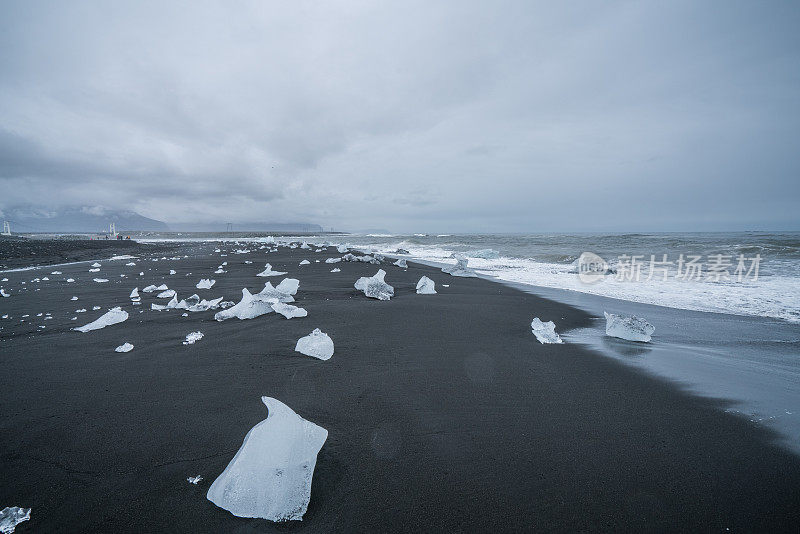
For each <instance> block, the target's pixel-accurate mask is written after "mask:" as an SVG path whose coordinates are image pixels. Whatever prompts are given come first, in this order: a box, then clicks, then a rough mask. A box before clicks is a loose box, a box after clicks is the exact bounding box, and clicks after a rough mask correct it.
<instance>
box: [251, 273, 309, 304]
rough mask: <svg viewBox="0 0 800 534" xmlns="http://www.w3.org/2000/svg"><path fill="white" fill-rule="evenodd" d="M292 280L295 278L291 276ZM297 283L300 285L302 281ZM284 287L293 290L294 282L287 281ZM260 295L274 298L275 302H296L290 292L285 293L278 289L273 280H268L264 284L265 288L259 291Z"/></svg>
mask: <svg viewBox="0 0 800 534" xmlns="http://www.w3.org/2000/svg"><path fill="white" fill-rule="evenodd" d="M290 280H294V278H290ZM281 283H283V282H281ZM297 284H298V286H299V285H300V282H299V281H298V282H297ZM278 285H281V284H278ZM283 287H284V289H289V290H291V289H292V288H293V284H292V285H290V284H288V283H287V284H286V285H284V286H283ZM258 296H259V297H261V298H266V299H273V302H294V297H292V296H291V295H289V294H288V293H284V292H283V291H279V290H278V289H276V288H274V287H272V282H267V283H266V284H264V289H262V290H261V291H259V292H258Z"/></svg>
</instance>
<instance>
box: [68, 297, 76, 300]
mask: <svg viewBox="0 0 800 534" xmlns="http://www.w3.org/2000/svg"><path fill="white" fill-rule="evenodd" d="M69 300H78V297H72V298H71V299H69Z"/></svg>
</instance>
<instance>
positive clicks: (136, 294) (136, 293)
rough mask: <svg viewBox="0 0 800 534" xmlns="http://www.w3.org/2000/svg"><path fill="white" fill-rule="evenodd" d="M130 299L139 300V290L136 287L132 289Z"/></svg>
mask: <svg viewBox="0 0 800 534" xmlns="http://www.w3.org/2000/svg"><path fill="white" fill-rule="evenodd" d="M130 298H132V299H136V298H139V288H138V287H134V288H133V291H131V296H130Z"/></svg>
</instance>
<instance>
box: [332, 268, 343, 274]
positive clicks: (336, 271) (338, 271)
mask: <svg viewBox="0 0 800 534" xmlns="http://www.w3.org/2000/svg"><path fill="white" fill-rule="evenodd" d="M331 272H332V273H340V272H342V270H341V269H340V268H338V267H336V268H334V269H331Z"/></svg>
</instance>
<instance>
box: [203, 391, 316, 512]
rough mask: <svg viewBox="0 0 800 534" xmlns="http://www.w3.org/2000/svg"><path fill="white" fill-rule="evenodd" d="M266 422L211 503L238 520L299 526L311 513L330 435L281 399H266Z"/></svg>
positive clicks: (214, 489)
mask: <svg viewBox="0 0 800 534" xmlns="http://www.w3.org/2000/svg"><path fill="white" fill-rule="evenodd" d="M261 401H262V402H263V403H264V404H265V405H266V406H267V409H268V410H269V414H268V415H267V418H266V419H265V420H263V421H261V422H260V423H258V424H257V425H256V426H254V427H253V428H252V429H251V430H250V432H248V433H247V435H246V436H245V438H244V442H243V443H242V446H241V448H239V452H237V453H236V456H234V457H233V460H231V462H230V463H229V464H228V467H226V468H225V471H223V472H222V474H221V475H220V476H219V477H217V479H216V480H215V481H214V483H213V484H211V487H210V488H209V489H208V494H207V497H208V500H209V501H211V502H213V503H214V504H216V505H217V506H219V507H220V508H224V509H225V510H228V511H229V512H230V513H232V514H233V515H235V516H239V517H260V518H263V519H268V520H270V521H291V520H295V521H299V520H302V519H303V515H304V514H305V513H306V510H307V509H308V501H309V499H310V498H311V481H312V478H313V476H314V467H315V466H316V464H317V454H318V453H319V451H320V449H321V448H322V445H323V444H324V443H325V440H326V439H328V431H327V430H325V429H324V428H322V427H321V426H318V425H315V424H314V423H312V422H311V421H306V420H305V419H303V418H302V417H300V416H299V415H297V414H296V413H295V412H294V411H293V410H292V409H291V408H289V407H288V406H286V405H285V404H283V403H282V402H280V401H279V400H277V399H273V398H271V397H261Z"/></svg>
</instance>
